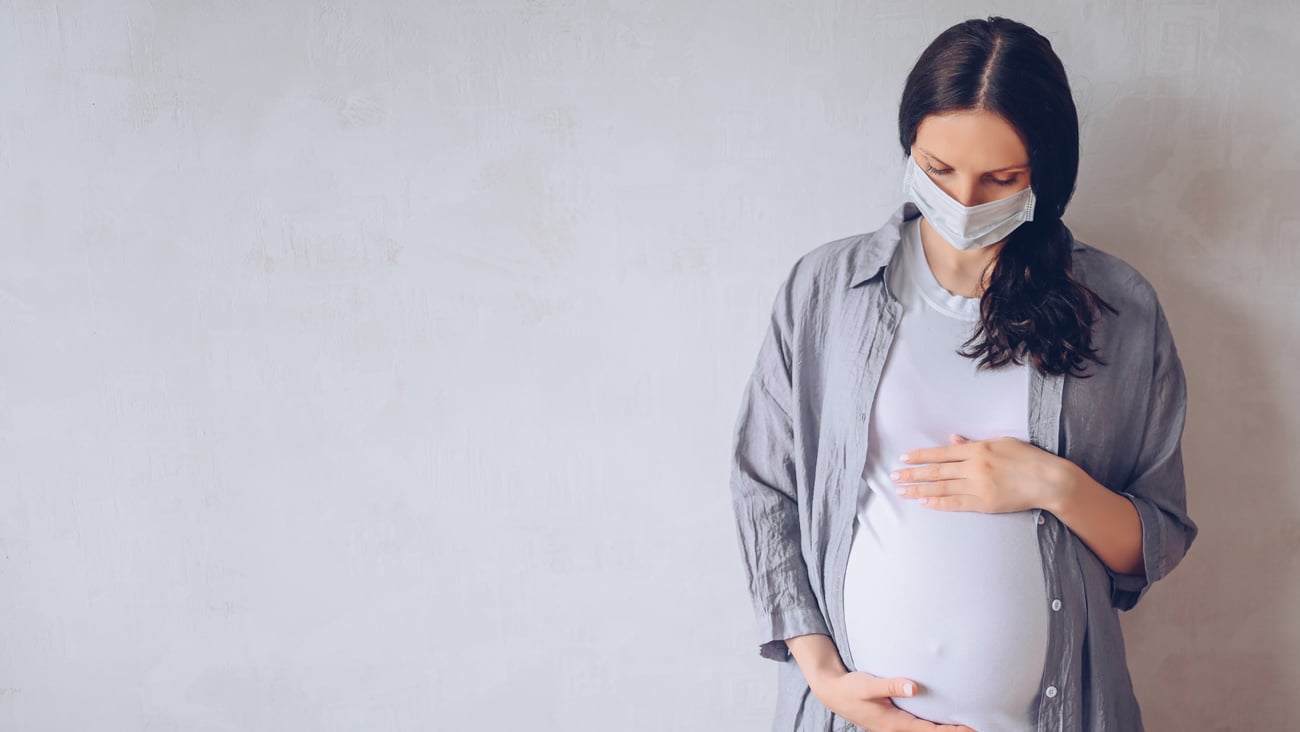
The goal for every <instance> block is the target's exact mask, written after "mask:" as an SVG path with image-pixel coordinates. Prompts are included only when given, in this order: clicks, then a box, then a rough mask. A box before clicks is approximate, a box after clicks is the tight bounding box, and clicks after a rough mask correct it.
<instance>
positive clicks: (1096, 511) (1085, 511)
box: [1044, 459, 1146, 576]
mask: <svg viewBox="0 0 1300 732" xmlns="http://www.w3.org/2000/svg"><path fill="white" fill-rule="evenodd" d="M1062 462H1063V464H1064V467H1065V473H1064V478H1063V479H1062V480H1061V481H1060V490H1059V491H1057V493H1056V495H1055V496H1054V497H1053V500H1052V501H1051V504H1052V505H1047V506H1044V508H1046V509H1047V510H1049V511H1051V512H1052V513H1053V514H1055V515H1056V517H1057V518H1059V519H1060V520H1061V522H1062V523H1064V524H1065V525H1066V526H1068V527H1070V531H1073V532H1074V533H1075V535H1076V536H1078V537H1079V539H1080V540H1082V541H1083V543H1084V544H1086V545H1087V546H1088V548H1089V549H1091V550H1092V551H1093V553H1094V554H1096V555H1097V558H1098V559H1100V560H1101V561H1102V562H1104V563H1105V564H1106V566H1108V567H1110V568H1111V569H1112V570H1114V571H1115V572H1118V573H1120V574H1133V575H1138V576H1142V575H1144V574H1145V573H1146V572H1145V570H1144V569H1143V563H1142V519H1141V518H1139V516H1138V512H1137V507H1135V506H1134V505H1133V502H1132V501H1130V500H1129V499H1127V498H1125V497H1124V496H1122V495H1120V494H1118V493H1116V492H1114V491H1112V490H1110V489H1109V488H1107V487H1106V486H1104V485H1102V484H1101V483H1098V482H1097V481H1095V480H1093V478H1092V476H1090V475H1088V473H1087V471H1085V470H1084V469H1083V468H1080V467H1079V466H1078V465H1076V464H1075V463H1073V462H1070V461H1069V460H1064V459H1062Z"/></svg>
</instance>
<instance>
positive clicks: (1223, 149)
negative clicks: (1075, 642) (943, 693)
mask: <svg viewBox="0 0 1300 732" xmlns="http://www.w3.org/2000/svg"><path fill="white" fill-rule="evenodd" d="M992 13H997V14H1005V15H1008V16H1011V17H1014V18H1017V19H1020V20H1024V21H1026V22H1029V23H1030V24H1032V25H1034V26H1035V27H1037V28H1038V29H1039V30H1040V31H1042V32H1044V33H1045V34H1047V35H1048V36H1049V37H1050V38H1052V39H1053V41H1054V44H1055V47H1056V48H1057V50H1058V52H1059V53H1060V54H1061V56H1062V57H1063V59H1064V60H1065V63H1066V65H1067V68H1068V70H1069V72H1070V75H1071V78H1072V81H1073V83H1074V85H1075V93H1076V96H1077V100H1078V103H1079V106H1080V109H1081V114H1082V118H1083V163H1082V171H1081V177H1080V181H1079V188H1078V192H1077V195H1076V198H1075V200H1074V202H1073V204H1072V206H1071V208H1070V211H1069V214H1068V216H1067V223H1069V224H1070V225H1071V227H1072V228H1073V229H1074V231H1075V233H1076V234H1077V235H1078V236H1080V238H1083V239H1084V240H1086V241H1089V242H1090V243H1093V244H1095V245H1097V246H1100V247H1102V248H1105V249H1108V250H1110V251H1113V252H1115V253H1117V254H1119V255H1120V256H1122V257H1124V258H1126V259H1127V260H1128V261H1130V262H1131V263H1133V264H1134V265H1135V266H1137V267H1138V268H1139V269H1140V270H1142V271H1143V272H1144V273H1145V274H1146V275H1147V276H1148V278H1149V279H1150V280H1152V282H1153V283H1155V285H1156V287H1157V289H1158V291H1159V292H1160V295H1161V298H1162V301H1163V302H1164V303H1165V306H1166V309H1167V312H1168V314H1169V317H1170V319H1171V322H1172V325H1173V329H1174V332H1175V336H1176V338H1177V340H1178V345H1179V349H1180V353H1181V354H1182V357H1183V360H1184V364H1185V367H1186V369H1187V372H1188V377H1189V390H1190V394H1191V404H1190V407H1189V424H1188V427H1187V432H1186V438H1185V449H1186V462H1187V468H1188V478H1189V489H1188V490H1189V501H1190V505H1191V510H1192V514H1193V516H1194V518H1196V519H1197V520H1198V521H1199V523H1200V524H1201V527H1202V534H1201V538H1200V539H1199V540H1198V543H1197V545H1196V546H1195V547H1194V548H1193V550H1192V552H1191V553H1190V554H1189V555H1188V557H1187V559H1186V561H1185V564H1184V565H1183V566H1182V567H1180V568H1179V569H1178V570H1177V571H1176V572H1175V574H1174V575H1172V576H1171V577H1170V578H1168V579H1167V580H1165V581H1164V582H1162V583H1161V584H1160V585H1158V586H1157V587H1156V588H1154V589H1153V590H1152V592H1151V593H1150V594H1149V595H1148V596H1147V598H1146V599H1145V600H1144V603H1143V605H1141V606H1140V607H1139V608H1137V609H1136V610H1134V611H1133V612H1132V613H1129V614H1126V615H1125V616H1124V618H1123V622H1124V627H1125V631H1126V635H1127V638H1128V652H1129V657H1130V664H1131V667H1132V669H1133V673H1134V677H1135V684H1136V686H1137V687H1138V693H1139V695H1140V698H1141V700H1142V702H1143V709H1144V712H1145V716H1146V719H1147V723H1148V728H1149V729H1151V730H1154V731H1156V732H1159V731H1162V730H1169V731H1176V730H1213V731H1216V732H1217V731H1220V730H1279V729H1294V728H1297V727H1300V662H1298V661H1297V660H1296V659H1297V657H1298V656H1300V624H1297V623H1296V618H1297V617H1300V491H1298V490H1297V488H1298V483H1300V481H1298V480H1297V477H1296V476H1297V475H1300V454H1298V453H1297V451H1296V450H1295V445H1296V444H1297V442H1300V409H1298V407H1300V403H1298V400H1297V394H1298V391H1300V387H1298V386H1297V384H1298V383H1300V382H1298V381H1297V379H1296V378H1295V374H1296V363H1297V361H1300V296H1298V295H1297V287H1298V285H1300V242H1298V239H1300V194H1298V193H1297V190H1298V189H1297V181H1300V134H1297V127H1296V117H1297V112H1300V94H1298V93H1297V85H1296V83H1295V81H1296V79H1295V68H1296V64H1297V61H1300V58H1298V52H1297V37H1298V34H1297V30H1296V29H1297V26H1300V9H1297V6H1296V5H1295V4H1294V3H1290V2H1282V1H1281V0H1278V1H1277V2H1259V1H1256V2H1246V1H1240V2H1227V1H1226V0H1223V1H1219V2H1215V1H1212V0H1203V1H1201V2H1194V1H1191V0H1186V1H1174V2H1115V1H1109V2H1088V3H1069V4H1066V3H1059V4H1056V3H1052V4H1048V3H1040V2H1028V1H1022V2H999V3H991V4H985V5H982V6H979V8H978V9H977V8H976V6H975V5H972V4H971V3H968V2H957V1H950V2H937V1H925V0H923V1H920V2H917V1H916V0H907V1H906V2H798V3H795V2H776V1H772V0H768V1H766V2H755V3H726V2H685V1H681V0H679V1H677V2H656V3H644V2H599V1H596V2H524V1H522V0H520V1H517V2H492V1H482V2H446V1H435V2H427V3H417V2H405V3H398V2H364V3H363V2H350V3H348V2H301V1H285V2H276V3H251V2H243V3H199V2H152V3H150V2H139V1H123V2H116V3H107V2H90V1H88V0H84V1H81V2H71V1H63V2H54V1H46V2H36V1H34V0H14V1H13V2H9V3H6V4H4V6H3V7H0V247H2V249H0V730H17V731H21V732H27V731H29V730H30V731H44V730H59V731H62V730H97V731H103V732H110V731H117V730H122V731H127V730H151V731H157V732H165V731H170V730H200V731H204V732H207V731H213V732H217V731H221V732H226V731H234V730H240V731H244V730H268V731H270V730H326V731H333V730H358V731H365V732H382V731H387V730H452V731H459V730H507V729H509V730H515V729H535V730H557V731H565V732H568V731H586V730H590V731H593V732H595V731H601V732H603V731H604V730H610V729H620V730H646V731H656V732H658V731H661V730H711V731H714V730H717V731H721V730H732V731H735V732H742V731H750V730H761V729H766V728H767V724H768V720H769V717H770V714H771V704H772V701H773V697H772V691H773V682H774V676H773V675H774V673H775V668H776V667H775V666H774V665H773V664H771V662H769V661H765V660H762V659H760V658H759V657H758V655H757V646H756V643H755V639H754V637H753V632H754V628H753V625H752V616H751V614H750V607H749V600H748V597H747V596H746V595H745V589H744V583H743V579H742V575H741V564H740V558H739V553H738V549H737V546H736V538H735V534H734V528H733V526H732V524H731V513H730V512H731V508H730V504H729V495H728V487H727V471H728V464H727V452H728V449H729V440H730V429H731V426H732V422H733V419H734V417H735V409H736V407H737V404H738V400H739V396H740V391H741V387H742V384H743V381H744V379H745V377H747V375H748V371H749V369H750V367H751V366H752V363H753V357H754V355H755V353H756V351H757V347H758V339H759V337H760V332H761V328H762V327H763V325H764V322H765V318H766V312H767V308H768V306H769V304H770V302H771V297H772V294H773V293H774V291H775V287H776V284H777V282H778V281H779V278H780V277H781V276H782V275H783V274H784V273H785V271H786V270H787V268H788V266H789V264H790V263H791V262H793V260H794V258H795V257H797V256H798V255H799V254H801V253H803V252H804V251H807V250H808V249H810V248H812V247H813V246H816V245H818V244H820V243H823V242H825V241H828V240H830V239H833V238H839V237H842V236H847V235H850V234H854V233H859V232H862V231H867V230H870V229H873V228H875V227H877V226H879V225H880V224H881V223H882V222H883V220H884V218H885V217H886V216H887V215H888V214H889V212H890V211H892V210H893V208H894V207H895V206H896V205H897V204H898V202H899V196H900V193H899V183H898V181H899V178H900V175H901V172H902V166H901V162H900V160H899V151H898V143H897V141H896V134H897V133H896V129H895V115H896V111H897V106H896V105H897V102H898V95H899V92H900V89H901V86H902V81H903V77H904V75H905V74H906V72H907V69H908V68H909V67H910V65H911V63H912V62H913V61H914V59H915V58H916V56H917V54H919V52H920V51H921V49H922V48H923V47H924V45H925V44H926V43H928V41H929V40H930V39H931V38H933V36H934V35H935V34H937V33H938V32H939V31H941V30H942V29H943V28H946V27H947V26H948V25H950V24H952V23H954V22H957V21H959V20H962V19H964V18H966V17H968V15H970V14H975V15H983V14H992Z"/></svg>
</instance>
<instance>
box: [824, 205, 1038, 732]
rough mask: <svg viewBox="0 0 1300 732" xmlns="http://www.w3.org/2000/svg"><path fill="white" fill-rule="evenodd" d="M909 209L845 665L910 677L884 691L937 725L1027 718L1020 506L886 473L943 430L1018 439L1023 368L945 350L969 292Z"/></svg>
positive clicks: (894, 269) (1031, 690)
mask: <svg viewBox="0 0 1300 732" xmlns="http://www.w3.org/2000/svg"><path fill="white" fill-rule="evenodd" d="M920 221H921V219H920V217H918V218H915V219H912V220H911V221H908V222H905V223H904V225H903V238H902V240H901V242H900V246H899V247H898V251H897V252H896V254H895V256H894V261H893V262H892V263H891V266H890V267H889V268H888V269H887V270H886V273H887V276H888V285H889V287H890V290H891V291H892V292H893V293H895V295H896V296H897V297H898V298H899V300H900V301H901V302H902V305H903V317H902V320H901V321H900V323H899V325H898V330H897V333H896V334H895V339H894V341H893V343H892V345H891V346H890V351H889V354H888V357H887V359H886V361H885V366H884V371H883V373H882V374H881V380H880V385H879V387H878V391H877V393H876V398H875V401H874V405H873V407H872V413H871V422H870V425H869V430H870V433H869V434H870V438H869V440H870V441H869V445H868V454H867V462H866V465H865V466H864V470H863V476H862V481H861V483H860V488H861V489H860V494H859V497H858V512H857V518H856V519H855V521H854V524H853V544H852V549H851V550H850V555H849V562H848V568H847V571H846V577H845V584H844V605H845V607H844V610H845V617H846V619H847V630H848V639H849V645H850V648H851V651H852V656H853V662H854V665H855V666H856V667H857V668H856V669H853V670H859V671H865V672H867V673H871V674H874V675H877V676H886V677H892V676H905V677H907V678H910V679H912V680H913V681H915V682H917V684H918V685H919V686H918V689H917V694H916V696H914V697H911V698H907V697H897V698H894V699H893V701H894V703H895V705H896V706H898V707H899V708H900V709H903V710H904V711H907V712H909V713H911V714H914V715H916V716H918V717H920V718H922V719H926V720H928V721H931V722H934V723H936V724H965V725H969V726H970V727H973V728H974V729H976V730H978V731H979V732H1019V731H1020V730H1033V729H1034V728H1035V722H1036V720H1037V706H1038V701H1039V700H1038V697H1039V685H1040V682H1041V680H1042V674H1043V666H1044V663H1045V662H1046V655H1047V641H1048V636H1047V626H1048V613H1049V612H1050V608H1049V607H1048V598H1047V591H1046V583H1045V579H1044V575H1043V567H1042V560H1041V559H1040V557H1039V549H1038V535H1037V525H1036V523H1035V517H1034V514H1033V512H1032V511H1020V512H1016V513H1002V514H988V513H980V512H975V511H944V510H939V509H933V508H927V507H925V506H922V505H920V504H918V503H917V502H916V499H915V498H902V497H899V496H898V495H896V494H895V489H896V488H897V484H896V483H895V482H894V481H893V480H891V479H890V477H889V473H890V471H892V470H896V469H900V468H906V467H909V466H908V465H907V464H904V463H901V462H900V461H899V460H898V456H899V454H900V453H903V452H906V451H908V450H912V449H915V448H920V447H931V446H937V445H949V444H951V443H950V442H949V440H948V435H949V434H951V433H957V434H960V435H962V436H964V437H966V438H968V439H972V440H981V439H990V438H994V437H999V436H1003V435H1008V436H1011V437H1016V438H1019V439H1022V440H1028V423H1029V420H1028V399H1029V366H1028V364H1025V365H1019V366H1017V365H1014V364H1010V365H1008V366H1005V367H1002V368H1000V369H997V370H994V371H987V370H980V371H977V370H976V363H977V361H976V360H975V359H970V358H966V357H964V356H960V355H958V354H957V353H956V351H957V350H958V349H959V348H960V347H961V345H962V343H963V342H965V340H966V339H967V338H968V337H969V336H970V335H971V334H972V333H973V332H974V328H975V326H976V324H977V322H978V319H979V299H978V298H968V297H962V296H960V295H954V294H953V293H951V292H949V291H948V290H946V289H944V288H943V286H942V285H940V284H939V281H938V280H937V279H935V276H934V272H933V271H932V270H931V269H930V265H929V263H928V261H927V260H926V255H925V250H924V248H923V246H922V244H921V237H920V230H919V226H920Z"/></svg>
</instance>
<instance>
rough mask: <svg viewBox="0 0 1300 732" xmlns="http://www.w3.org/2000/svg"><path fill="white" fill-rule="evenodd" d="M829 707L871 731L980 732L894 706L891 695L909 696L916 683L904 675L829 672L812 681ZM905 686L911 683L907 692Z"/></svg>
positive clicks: (914, 689)
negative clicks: (931, 720) (894, 676)
mask: <svg viewBox="0 0 1300 732" xmlns="http://www.w3.org/2000/svg"><path fill="white" fill-rule="evenodd" d="M810 685H811V688H812V692H813V694H814V695H816V697H817V699H818V700H819V701H821V703H822V705H824V706H825V707H826V708H827V709H829V710H831V711H832V712H834V713H836V714H838V715H839V716H841V717H843V718H844V719H847V720H849V721H850V722H852V723H854V724H856V725H857V726H859V727H862V728H863V729H868V730H871V732H977V731H976V730H974V729H972V728H970V727H967V726H966V725H960V724H959V725H953V724H934V723H932V722H927V721H926V720H924V719H921V718H920V717H917V716H915V715H913V714H910V713H908V712H905V711H903V710H902V709H899V708H898V707H896V706H894V702H893V701H892V700H891V699H890V697H891V696H898V697H910V696H914V695H915V693H916V684H915V683H914V682H912V681H910V680H908V679H903V678H881V677H879V676H873V675H871V674H869V673H866V672H864V671H849V672H846V673H834V672H832V673H827V674H824V675H822V676H819V677H817V678H815V679H813V681H812V682H811V684H810ZM905 685H910V686H911V689H912V693H908V692H907V689H906V688H905Z"/></svg>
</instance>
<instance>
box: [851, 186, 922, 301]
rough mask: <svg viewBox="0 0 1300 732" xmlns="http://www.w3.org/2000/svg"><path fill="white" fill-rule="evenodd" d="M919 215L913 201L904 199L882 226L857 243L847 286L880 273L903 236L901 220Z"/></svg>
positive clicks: (858, 283) (907, 219)
mask: <svg viewBox="0 0 1300 732" xmlns="http://www.w3.org/2000/svg"><path fill="white" fill-rule="evenodd" d="M920 215H921V210H920V209H919V208H917V207H916V204H915V203H912V202H911V201H904V202H903V204H902V205H901V206H899V207H898V208H896V209H894V213H893V214H891V215H890V217H889V220H888V221H886V222H885V225H884V226H881V227H880V228H879V229H877V230H876V231H874V232H872V233H871V234H869V235H868V236H867V238H866V239H864V240H863V241H862V242H861V243H860V244H859V245H858V247H857V251H856V252H854V258H855V261H854V263H853V265H852V269H853V277H851V278H850V279H849V287H857V286H858V285H860V284H862V283H863V282H866V281H867V280H869V279H871V278H873V277H875V276H876V275H878V274H880V270H882V269H884V267H885V265H887V264H889V260H890V258H891V257H893V256H894V250H895V249H897V248H898V243H899V241H901V240H902V238H903V222H905V221H911V220H912V219H914V218H916V217H918V216H920Z"/></svg>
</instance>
